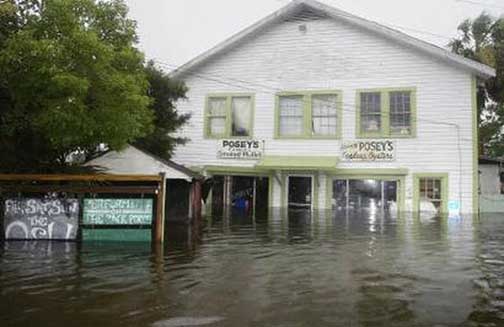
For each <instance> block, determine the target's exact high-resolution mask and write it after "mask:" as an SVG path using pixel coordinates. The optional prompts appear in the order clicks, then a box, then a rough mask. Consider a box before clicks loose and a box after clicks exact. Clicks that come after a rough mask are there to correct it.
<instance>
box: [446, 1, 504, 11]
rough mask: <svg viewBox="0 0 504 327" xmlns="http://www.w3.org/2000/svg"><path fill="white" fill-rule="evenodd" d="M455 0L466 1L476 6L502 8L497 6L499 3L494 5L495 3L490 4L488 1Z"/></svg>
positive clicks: (503, 7)
mask: <svg viewBox="0 0 504 327" xmlns="http://www.w3.org/2000/svg"><path fill="white" fill-rule="evenodd" d="M455 2H463V3H468V4H471V5H476V6H482V7H490V8H498V9H504V6H499V5H496V4H495V3H491V4H490V3H485V2H481V1H474V0H455Z"/></svg>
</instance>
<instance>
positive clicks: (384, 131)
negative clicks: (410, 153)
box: [355, 87, 417, 138]
mask: <svg viewBox="0 0 504 327" xmlns="http://www.w3.org/2000/svg"><path fill="white" fill-rule="evenodd" d="M394 92H401V93H402V92H409V93H410V112H409V114H410V133H408V134H400V133H393V132H391V128H390V117H391V114H390V96H391V94H392V93H394ZM366 93H374V94H379V95H380V119H381V124H380V130H379V131H377V132H368V131H363V130H362V129H361V114H362V112H361V95H362V94H366ZM416 97H417V90H416V87H398V88H379V89H360V90H357V92H356V100H355V104H356V111H355V118H356V119H355V131H356V137H357V138H414V137H416V132H417V124H416V122H417V118H416V116H417V100H416Z"/></svg>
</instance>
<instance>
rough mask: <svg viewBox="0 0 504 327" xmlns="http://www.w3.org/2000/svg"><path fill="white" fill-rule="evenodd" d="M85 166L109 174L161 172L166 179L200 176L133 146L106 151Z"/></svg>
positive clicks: (186, 178) (189, 178)
mask: <svg viewBox="0 0 504 327" xmlns="http://www.w3.org/2000/svg"><path fill="white" fill-rule="evenodd" d="M84 165H85V166H98V167H101V168H104V169H105V170H106V171H107V172H108V173H111V174H151V175H152V174H154V175H155V174H159V173H160V172H163V173H165V174H166V178H167V179H185V180H187V181H191V180H192V179H193V178H196V179H199V178H201V176H200V175H199V174H197V173H195V172H194V171H192V170H190V169H189V168H186V167H184V166H182V165H179V164H177V163H175V162H173V161H171V160H166V159H163V158H161V157H158V156H156V155H154V154H152V153H150V152H147V151H145V150H143V149H139V148H138V147H135V146H133V145H128V146H127V147H126V148H125V149H124V150H122V151H119V152H118V151H106V152H104V153H101V154H100V155H99V156H97V157H95V158H93V159H91V160H89V161H87V162H86V163H84Z"/></svg>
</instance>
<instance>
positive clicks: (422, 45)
mask: <svg viewBox="0 0 504 327" xmlns="http://www.w3.org/2000/svg"><path fill="white" fill-rule="evenodd" d="M304 10H308V11H310V12H312V13H316V14H318V15H321V16H325V17H330V18H333V19H337V20H340V21H343V22H346V23H349V24H351V25H353V26H357V27H360V28H362V29H364V30H367V31H369V32H372V33H375V34H378V35H380V36H382V37H385V38H387V39H391V40H393V41H396V42H398V43H400V44H402V45H404V46H407V47H411V48H412V49H415V50H418V51H420V52H423V53H425V54H427V55H431V56H433V57H435V58H438V59H440V60H442V61H444V62H447V63H450V64H453V65H455V66H456V67H459V68H461V69H465V70H468V71H470V72H471V73H473V74H475V75H476V76H478V77H480V78H483V79H487V78H490V77H494V76H495V74H496V72H495V69H493V68H492V67H490V66H487V65H484V64H481V63H479V62H476V61H474V60H470V59H467V58H464V57H463V56H460V55H457V54H454V53H452V52H450V51H448V50H446V49H443V48H441V47H438V46H436V45H433V44H431V43H428V42H425V41H422V40H420V39H417V38H414V37H412V36H409V35H407V34H405V33H403V32H400V31H397V30H395V29H392V28H389V27H387V26H384V25H381V24H378V23H376V22H373V21H370V20H367V19H364V18H361V17H358V16H355V15H352V14H350V13H347V12H345V11H342V10H339V9H336V8H334V7H331V6H328V5H325V4H323V3H320V2H318V1H315V0H294V1H292V2H291V3H289V4H288V5H286V6H284V7H283V8H280V9H279V10H277V11H276V12H274V13H272V14H270V15H269V16H266V17H265V18H263V19H261V20H260V21H258V22H257V23H255V24H253V25H251V26H249V27H248V28H246V29H244V30H243V31H241V32H239V33H237V34H235V35H233V36H232V37H230V38H229V39H227V40H225V41H224V42H222V43H220V44H218V45H217V46H215V47H213V48H211V49H210V50H208V51H206V52H204V53H203V54H201V55H199V56H197V57H196V58H194V59H192V60H191V61H189V62H187V63H186V64H184V65H182V66H180V67H179V68H177V69H175V70H174V71H173V72H171V74H170V76H171V77H172V78H181V77H183V76H184V75H185V74H187V73H188V72H189V71H190V70H192V69H194V68H196V67H198V66H200V65H202V64H204V63H205V62H207V61H208V60H209V59H211V58H214V57H215V56H217V55H219V54H221V53H223V52H225V51H226V50H228V49H230V48H232V47H234V46H235V45H236V44H237V43H239V42H242V41H243V40H245V39H247V38H249V37H251V36H254V35H256V34H258V33H259V32H261V31H262V30H264V29H266V28H268V27H269V26H271V25H273V24H275V23H277V22H279V21H282V20H285V19H288V18H289V17H292V16H295V15H296V14H299V13H300V12H302V11H304Z"/></svg>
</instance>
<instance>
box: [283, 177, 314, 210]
mask: <svg viewBox="0 0 504 327" xmlns="http://www.w3.org/2000/svg"><path fill="white" fill-rule="evenodd" d="M311 205H312V178H311V177H300V176H289V203H288V207H289V208H292V209H296V208H298V209H302V208H307V209H310V208H311Z"/></svg>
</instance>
